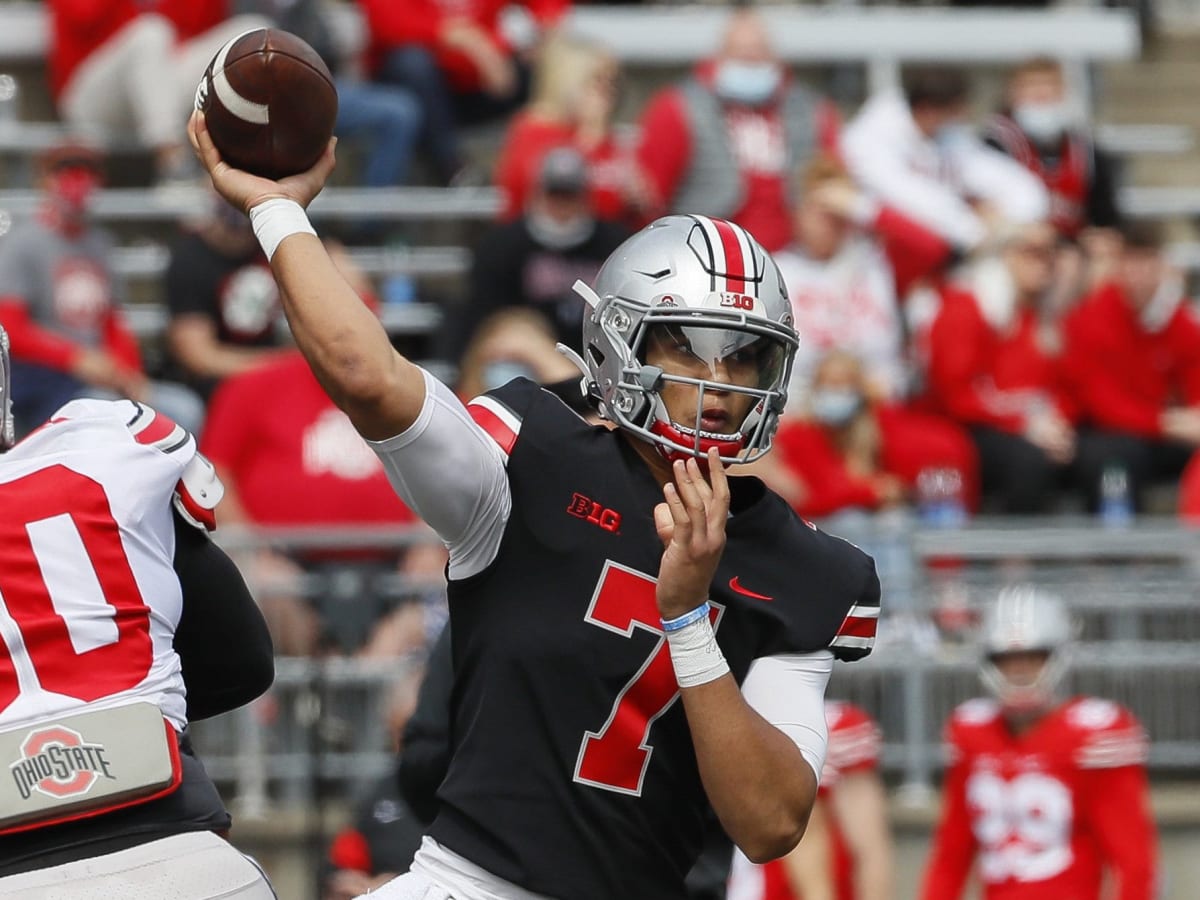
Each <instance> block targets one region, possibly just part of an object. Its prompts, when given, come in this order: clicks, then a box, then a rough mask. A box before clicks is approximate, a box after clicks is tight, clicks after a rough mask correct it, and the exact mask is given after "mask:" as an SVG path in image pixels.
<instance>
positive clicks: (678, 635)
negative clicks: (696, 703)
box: [667, 616, 729, 688]
mask: <svg viewBox="0 0 1200 900" xmlns="http://www.w3.org/2000/svg"><path fill="white" fill-rule="evenodd" d="M667 644H668V645H669V646H670V648H671V664H672V665H673V666H674V667H675V680H676V681H677V682H679V686H680V687H681V688H686V687H696V685H699V684H707V683H708V682H710V681H713V680H715V679H717V678H720V677H721V676H722V675H724V674H725V673H726V672H728V671H729V663H727V662H725V654H723V653H722V652H721V648H720V647H718V646H717V636H716V633H715V632H714V631H713V627H712V621H711V620H710V619H709V618H708V616H705V617H704V618H702V619H697V620H696V621H695V622H692V623H691V624H689V625H685V626H684V627H683V628H679V629H676V630H675V631H668V632H667Z"/></svg>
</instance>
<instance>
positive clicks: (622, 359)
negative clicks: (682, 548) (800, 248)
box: [560, 215, 799, 464]
mask: <svg viewBox="0 0 1200 900" xmlns="http://www.w3.org/2000/svg"><path fill="white" fill-rule="evenodd" d="M575 290H576V292H577V293H579V294H580V295H581V296H582V297H583V298H584V300H586V301H587V303H588V305H589V307H590V310H589V311H588V313H587V314H586V315H585V317H584V323H583V357H582V358H580V357H579V356H577V355H576V354H574V353H571V352H570V351H565V348H560V349H563V350H564V352H567V355H569V356H571V357H572V358H573V359H574V360H575V362H576V364H578V365H579V367H580V368H581V369H582V370H583V372H584V379H583V388H584V390H585V391H586V392H587V393H588V394H589V395H590V396H591V397H592V398H593V399H594V400H595V402H596V404H597V407H598V409H599V412H600V414H601V415H602V416H603V417H604V418H606V419H608V420H610V421H612V422H614V423H615V424H616V425H617V426H619V427H620V428H623V429H625V430H626V431H629V432H631V433H633V434H635V435H637V436H639V437H640V438H642V439H643V440H646V441H650V442H652V443H654V444H656V445H657V446H658V448H659V450H660V451H661V452H662V453H663V455H664V456H666V457H667V458H668V459H675V458H683V457H686V456H695V457H700V458H703V457H704V456H706V455H707V453H708V451H709V449H710V448H713V447H715V448H717V450H718V452H719V453H720V456H721V459H722V461H723V462H725V463H726V464H729V463H739V462H751V461H753V460H755V459H757V458H759V457H760V456H762V455H763V454H764V453H766V452H767V450H768V449H770V446H771V440H772V438H773V437H774V435H775V430H776V428H777V427H778V424H779V414H780V413H781V412H782V411H783V408H784V405H785V403H786V401H787V385H788V381H789V379H790V377H791V370H792V361H793V359H794V357H795V354H796V347H797V346H798V344H799V337H798V336H797V334H796V330H795V328H794V327H793V325H792V309H791V304H790V303H789V302H788V296H787V289H786V288H785V287H784V284H783V279H782V277H781V276H780V274H779V269H778V267H777V266H776V265H775V262H774V260H772V259H771V257H770V256H769V255H768V253H767V252H766V250H764V249H763V248H762V246H761V245H760V244H759V243H758V242H757V241H756V240H754V238H752V237H751V236H750V234H749V233H748V232H747V231H746V230H745V229H744V228H741V227H740V226H738V225H734V224H733V223H732V222H727V221H725V220H723V219H713V218H709V217H707V216H696V215H678V216H666V217H664V218H661V219H658V220H657V221H656V222H653V223H652V224H650V225H648V226H647V227H645V228H643V229H642V230H641V231H639V232H638V233H637V234H635V235H633V236H632V237H631V238H629V239H628V240H627V241H625V243H623V244H622V245H621V246H620V247H618V248H617V249H616V250H615V251H614V252H613V253H612V255H611V256H609V258H608V260H607V261H606V262H605V263H604V266H603V267H602V268H601V269H600V272H599V274H598V275H597V276H596V284H595V287H594V289H593V288H590V287H588V286H587V285H586V284H584V283H583V282H576V284H575ZM664 340H669V341H670V344H671V347H672V348H673V349H674V350H676V351H678V352H681V353H684V354H686V357H685V358H686V360H687V361H688V365H687V366H683V367H675V366H669V365H668V366H662V365H654V364H651V363H649V362H647V355H648V352H649V351H650V348H651V347H652V346H654V345H656V344H657V343H658V342H661V341H664ZM734 366H737V367H738V372H739V374H740V376H741V377H731V376H730V373H731V371H733V368H734ZM672 368H686V369H687V370H688V371H686V372H684V371H668V370H667V369H672ZM719 370H721V371H723V372H724V377H722V376H721V375H720V374H718V372H719ZM669 383H676V384H684V385H692V386H695V387H696V388H697V391H696V413H695V416H694V417H693V418H691V419H690V420H689V421H685V422H680V421H673V420H672V419H671V416H670V415H669V414H668V412H667V407H666V404H665V403H664V402H663V398H662V396H661V393H660V392H661V390H662V388H663V387H664V386H665V385H667V384H669ZM706 391H707V392H709V393H710V394H723V393H733V394H742V395H748V396H749V397H751V398H753V400H754V402H753V405H752V406H751V408H750V411H749V412H748V413H747V414H746V416H745V418H744V419H743V420H742V421H741V422H740V423H729V424H730V425H733V426H736V430H734V431H733V433H726V432H727V431H728V428H723V429H720V430H716V429H714V430H705V429H704V427H703V426H704V424H705V412H704V403H705V392H706Z"/></svg>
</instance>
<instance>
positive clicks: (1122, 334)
mask: <svg viewBox="0 0 1200 900" xmlns="http://www.w3.org/2000/svg"><path fill="white" fill-rule="evenodd" d="M1124 243H1125V247H1124V250H1123V251H1122V254H1121V261H1120V265H1119V268H1118V274H1117V277H1116V278H1115V279H1114V280H1113V281H1111V282H1110V283H1108V284H1106V285H1104V286H1103V287H1101V288H1099V289H1098V290H1097V291H1096V292H1095V293H1094V294H1092V295H1091V296H1090V297H1088V298H1087V299H1086V300H1084V301H1083V302H1082V303H1081V304H1080V305H1079V306H1078V307H1077V308H1076V309H1075V310H1074V311H1073V312H1072V314H1071V316H1070V317H1069V318H1068V320H1067V322H1066V364H1067V365H1066V370H1067V374H1068V376H1069V378H1070V384H1071V388H1072V390H1073V392H1074V394H1075V397H1076V398H1077V401H1078V404H1079V407H1080V409H1081V411H1082V415H1083V420H1084V422H1085V424H1086V425H1087V426H1089V427H1088V428H1087V429H1086V430H1085V431H1084V432H1083V434H1082V435H1081V439H1080V447H1079V469H1080V477H1081V478H1082V479H1083V483H1084V488H1085V490H1086V491H1087V494H1088V500H1089V505H1090V508H1092V509H1096V508H1098V506H1099V504H1100V493H1101V484H1102V482H1103V481H1104V477H1105V472H1106V471H1107V470H1111V469H1112V468H1114V467H1119V468H1120V469H1123V470H1124V472H1125V474H1126V477H1127V479H1128V483H1129V486H1130V493H1131V500H1132V501H1133V503H1134V506H1135V508H1140V505H1141V497H1140V488H1141V487H1142V486H1144V485H1146V484H1148V483H1150V482H1154V481H1163V480H1174V479H1175V478H1178V477H1179V475H1180V473H1181V472H1182V471H1183V469H1184V467H1185V466H1186V465H1187V463H1188V460H1189V459H1190V458H1192V457H1193V456H1194V454H1195V450H1196V448H1197V447H1200V316H1198V315H1197V314H1196V312H1195V310H1194V309H1193V306H1192V304H1191V303H1190V302H1189V301H1188V300H1187V299H1186V297H1185V295H1184V287H1183V282H1182V279H1181V277H1180V276H1179V273H1178V272H1175V271H1174V270H1172V269H1171V268H1170V266H1169V265H1168V264H1167V262H1166V260H1165V259H1164V257H1163V252H1162V235H1161V233H1160V231H1159V229H1158V228H1156V227H1154V226H1153V225H1151V224H1149V223H1138V224H1137V225H1132V226H1129V227H1127V228H1126V229H1125V232H1124ZM1117 360H1119V363H1120V364H1119V365H1114V361H1117Z"/></svg>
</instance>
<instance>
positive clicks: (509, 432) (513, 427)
mask: <svg viewBox="0 0 1200 900" xmlns="http://www.w3.org/2000/svg"><path fill="white" fill-rule="evenodd" d="M467 412H469V413H470V414H471V418H472V419H474V420H475V424H476V425H478V426H479V427H480V428H482V429H483V430H484V432H486V433H487V436H488V437H490V438H491V439H492V440H493V441H494V442H495V443H496V446H497V447H499V448H500V449H501V450H503V451H504V455H505V456H506V457H507V456H508V455H509V454H510V453H512V449H513V447H515V446H516V443H517V436H518V435H519V434H520V433H521V420H520V419H518V418H517V417H516V416H515V415H513V413H512V411H511V410H510V409H508V407H506V406H504V404H502V403H498V402H496V401H495V400H494V399H492V398H491V397H488V396H486V395H484V396H482V397H476V398H475V399H474V400H472V401H471V402H470V403H468V404H467Z"/></svg>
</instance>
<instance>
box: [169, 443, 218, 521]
mask: <svg viewBox="0 0 1200 900" xmlns="http://www.w3.org/2000/svg"><path fill="white" fill-rule="evenodd" d="M224 496H225V485H223V484H221V479H220V478H218V477H217V470H216V469H214V468H213V464H212V463H210V462H209V461H208V459H207V458H206V457H205V456H203V455H202V454H199V453H197V454H196V455H195V456H193V457H192V458H191V460H190V461H189V462H188V464H187V465H186V466H184V469H183V475H182V476H181V477H180V479H179V483H178V484H177V485H175V495H174V497H173V498H172V502H174V504H175V509H176V510H177V511H178V512H179V514H180V515H181V516H183V518H184V521H186V522H187V523H188V524H189V525H192V526H193V527H195V528H199V529H201V530H202V531H213V530H215V529H216V527H217V516H216V513H215V512H214V510H216V508H217V504H218V503H220V502H221V498H222V497H224Z"/></svg>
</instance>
